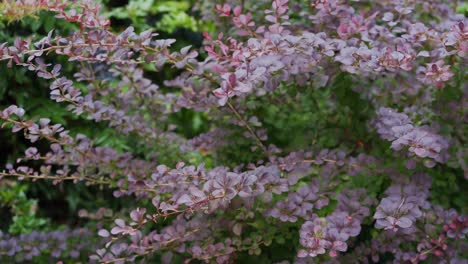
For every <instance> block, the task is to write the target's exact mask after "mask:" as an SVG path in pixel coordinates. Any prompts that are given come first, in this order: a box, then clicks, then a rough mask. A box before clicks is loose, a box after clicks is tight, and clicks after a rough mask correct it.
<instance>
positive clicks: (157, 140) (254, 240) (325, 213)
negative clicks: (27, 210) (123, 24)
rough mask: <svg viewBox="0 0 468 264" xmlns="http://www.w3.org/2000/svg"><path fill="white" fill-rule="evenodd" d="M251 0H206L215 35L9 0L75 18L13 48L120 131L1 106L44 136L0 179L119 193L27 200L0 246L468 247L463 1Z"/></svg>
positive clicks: (212, 257)
mask: <svg viewBox="0 0 468 264" xmlns="http://www.w3.org/2000/svg"><path fill="white" fill-rule="evenodd" d="M240 2H241V3H232V4H228V3H226V4H215V3H213V2H210V1H200V2H198V3H197V4H196V5H195V6H194V7H193V8H194V11H197V12H194V13H199V16H200V19H201V20H203V21H208V20H210V21H211V23H212V25H213V27H215V29H213V30H212V31H210V32H205V33H204V34H203V37H204V42H203V50H202V49H198V48H197V47H192V46H185V47H179V46H178V42H177V41H176V40H175V39H166V38H158V34H157V33H154V32H152V31H151V30H146V31H142V32H136V31H135V29H134V28H133V27H131V26H130V27H128V28H127V29H125V30H123V31H122V32H117V33H115V32H114V31H113V30H112V28H111V27H110V21H109V20H108V19H106V18H105V17H103V16H102V14H101V12H100V6H99V4H98V3H96V2H94V1H87V0H83V1H77V2H73V3H72V4H70V3H67V2H66V1H58V0H55V1H48V0H41V1H29V0H23V1H6V2H4V3H3V4H2V9H3V11H4V12H3V15H4V16H5V17H6V18H7V20H11V21H13V20H18V19H24V18H25V16H34V15H37V16H41V15H43V14H44V11H47V12H48V13H49V14H50V13H52V14H54V15H55V19H57V20H62V21H64V22H66V23H65V24H71V25H76V29H75V30H70V28H73V26H67V30H64V31H61V30H60V29H56V30H52V31H50V32H49V33H48V34H46V35H44V36H43V38H41V39H40V40H37V41H33V40H32V38H28V37H18V38H16V39H15V40H14V42H13V43H5V44H2V45H0V60H1V61H3V62H4V63H5V64H6V65H7V66H8V67H10V71H17V70H19V69H27V70H28V71H30V72H33V73H34V74H35V76H36V77H37V78H38V79H41V80H42V81H45V82H48V84H49V97H50V99H51V100H52V101H53V102H56V103H58V104H60V105H64V106H65V107H57V108H54V109H59V111H69V112H70V113H71V114H70V115H71V116H73V118H82V119H85V120H87V123H86V124H90V125H94V124H96V125H98V128H99V129H100V128H103V129H104V128H105V129H106V131H109V132H107V134H106V137H108V138H112V139H113V140H116V142H118V143H116V144H113V143H111V142H110V141H109V140H101V139H100V138H99V137H98V138H93V136H96V134H93V133H88V135H85V134H83V133H82V131H81V130H80V129H78V130H77V131H73V130H66V128H65V127H64V126H63V125H61V124H58V123H54V122H53V121H52V120H51V118H50V117H48V116H41V117H37V116H34V115H30V114H29V113H28V112H26V111H25V109H24V107H25V106H24V105H11V106H9V107H6V108H5V109H4V110H2V111H1V112H0V120H1V121H0V122H1V124H2V127H3V128H9V129H11V131H12V132H13V133H22V135H23V136H24V138H25V139H27V140H29V142H31V143H33V144H34V145H31V146H30V147H28V148H27V149H26V150H25V151H24V155H23V156H21V157H18V159H17V160H16V162H14V163H10V164H7V165H6V166H5V169H4V170H3V171H2V172H0V177H2V179H1V182H6V179H9V181H11V179H17V180H19V181H25V180H30V181H33V182H35V181H39V180H43V181H49V182H50V183H51V184H52V186H54V187H55V188H60V187H63V186H64V185H65V184H66V182H72V183H73V184H75V185H76V186H81V187H80V188H84V189H87V190H88V191H90V192H91V193H93V192H94V191H96V192H98V191H97V190H105V191H109V192H112V194H113V198H112V199H109V198H108V197H107V198H103V199H104V200H105V201H107V202H108V203H109V204H108V205H107V206H104V207H100V206H99V205H97V204H96V205H95V206H90V208H88V209H82V210H79V211H78V212H76V213H77V215H78V217H79V219H80V220H77V221H76V222H75V223H74V224H69V226H68V227H63V226H62V227H60V226H59V225H56V224H55V225H54V223H52V222H51V223H48V222H47V220H44V219H41V218H38V219H36V218H35V217H36V216H35V211H34V212H31V215H30V217H31V218H33V219H35V221H36V222H32V223H31V224H24V225H25V227H27V228H28V229H27V230H30V229H31V228H33V229H34V228H37V229H38V230H35V231H34V232H31V233H29V231H24V232H19V233H25V234H21V235H15V234H14V233H13V234H1V233H0V234H1V235H0V259H1V260H5V261H17V262H22V261H25V260H26V261H30V260H32V261H35V262H44V263H49V262H50V260H51V259H55V260H73V259H74V260H76V261H77V259H81V261H90V262H101V263H124V262H131V261H140V262H151V261H161V262H163V263H174V262H187V263H188V262H192V261H200V262H207V263H212V262H214V263H232V262H253V261H260V262H262V263H274V262H277V263H289V262H295V263H315V262H318V263H361V262H362V263H368V262H395V263H403V262H409V263H419V262H423V261H426V262H438V263H463V262H464V259H466V253H465V252H463V249H464V248H466V245H467V244H466V241H465V234H466V232H467V230H468V218H467V216H466V215H464V214H466V205H467V201H466V197H464V196H463V194H462V193H461V192H462V190H463V189H466V187H467V184H466V177H467V175H468V173H467V172H468V170H467V165H466V152H467V150H466V147H465V146H464V144H466V143H465V142H466V138H465V137H466V127H465V124H464V121H466V109H465V108H466V99H467V95H468V93H467V92H468V90H467V89H466V85H465V84H464V80H465V72H464V60H465V59H466V56H467V51H468V50H467V49H468V40H467V34H468V32H467V30H468V26H467V20H466V18H465V17H464V16H463V15H461V14H456V13H455V12H456V10H457V8H458V6H456V4H455V3H451V2H450V1H448V2H447V3H445V1H437V0H431V1H424V2H423V1H380V2H351V3H347V2H348V1H337V0H317V1H292V2H290V3H288V0H273V1H255V3H254V2H253V1H252V2H249V3H247V2H248V1H240ZM459 9H460V8H458V10H459ZM158 10H159V9H158ZM40 11H42V12H40ZM120 11H122V10H120ZM39 12H40V13H39ZM129 15H130V14H129ZM190 21H191V23H195V22H193V21H194V20H192V18H191V20H190ZM166 22H167V21H166ZM207 28H211V25H210V27H207ZM166 30H167V29H166ZM68 31H70V33H68ZM60 62H61V63H60ZM24 104H27V102H24ZM50 114H51V115H53V114H54V113H50ZM99 136H102V135H101V134H99ZM80 190H81V189H80ZM98 196H99V195H98V194H97V193H95V196H93V197H92V199H97V197H98ZM17 200H19V201H22V202H27V201H29V200H28V199H27V198H26V197H24V196H21V197H20V198H18V199H17ZM116 200H117V201H121V202H120V203H119V202H117V204H116V203H115V201H116ZM30 201H32V202H34V200H30ZM29 203H31V202H29ZM37 221H39V222H37ZM46 224H47V225H48V227H49V228H44V227H42V226H43V225H46ZM54 227H55V228H57V229H58V230H54Z"/></svg>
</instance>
